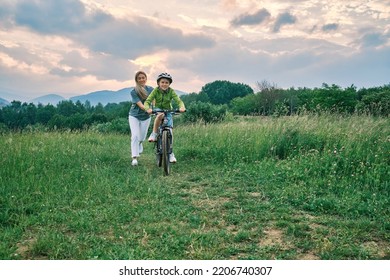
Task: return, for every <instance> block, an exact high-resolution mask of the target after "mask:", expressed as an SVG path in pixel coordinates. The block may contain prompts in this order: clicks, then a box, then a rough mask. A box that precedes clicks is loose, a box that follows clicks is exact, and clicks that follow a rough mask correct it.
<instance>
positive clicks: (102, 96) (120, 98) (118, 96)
mask: <svg viewBox="0 0 390 280" xmlns="http://www.w3.org/2000/svg"><path fill="white" fill-rule="evenodd" d="M131 90H132V88H124V89H121V90H118V91H112V90H100V91H95V92H91V93H88V94H85V95H78V96H74V97H71V98H69V100H71V101H73V102H77V101H78V100H79V101H80V102H81V103H83V104H84V103H85V102H86V101H87V100H88V101H89V102H90V103H91V105H92V106H96V105H97V104H99V103H101V104H102V105H107V104H108V103H121V102H124V101H130V91H131Z"/></svg>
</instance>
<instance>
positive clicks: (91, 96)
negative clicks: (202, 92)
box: [0, 87, 187, 106]
mask: <svg viewBox="0 0 390 280" xmlns="http://www.w3.org/2000/svg"><path fill="white" fill-rule="evenodd" d="M132 89H133V87H129V88H123V89H120V90H117V91H113V90H100V91H95V92H91V93H87V94H84V95H77V96H73V97H71V98H69V100H71V101H73V102H74V103H76V102H77V101H78V100H79V101H80V102H81V103H82V104H84V103H85V102H86V101H87V100H88V101H89V102H90V104H91V105H92V106H96V105H97V104H99V103H101V104H102V105H103V106H105V105H107V104H108V103H121V102H124V101H130V92H131V90H132ZM175 91H176V93H177V95H179V96H181V95H185V94H187V93H186V92H183V91H180V90H177V89H175ZM0 96H1V97H2V98H0V106H6V105H7V104H9V102H8V101H7V100H18V101H22V102H28V103H30V102H31V103H34V104H43V105H47V104H52V105H57V104H58V103H59V102H61V101H63V100H67V99H66V98H64V97H62V96H60V95H58V94H48V95H44V96H40V97H37V98H34V99H32V100H29V101H27V100H26V98H22V97H21V96H18V95H15V94H12V95H11V94H6V93H2V92H0ZM9 97H11V98H9ZM18 97H20V98H18ZM3 98H5V99H3ZM1 104H5V105H1Z"/></svg>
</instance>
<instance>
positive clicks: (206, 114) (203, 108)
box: [183, 102, 227, 124]
mask: <svg viewBox="0 0 390 280" xmlns="http://www.w3.org/2000/svg"><path fill="white" fill-rule="evenodd" d="M226 112H227V105H212V104H211V103H204V102H194V103H192V104H190V106H189V107H188V108H187V112H186V113H185V114H184V115H183V119H184V121H185V122H204V123H205V124H207V123H215V122H220V121H223V120H224V119H225V117H226Z"/></svg>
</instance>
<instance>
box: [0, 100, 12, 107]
mask: <svg viewBox="0 0 390 280" xmlns="http://www.w3.org/2000/svg"><path fill="white" fill-rule="evenodd" d="M9 104H10V103H9V102H8V101H7V100H5V99H3V98H0V108H2V107H4V106H7V105H9Z"/></svg>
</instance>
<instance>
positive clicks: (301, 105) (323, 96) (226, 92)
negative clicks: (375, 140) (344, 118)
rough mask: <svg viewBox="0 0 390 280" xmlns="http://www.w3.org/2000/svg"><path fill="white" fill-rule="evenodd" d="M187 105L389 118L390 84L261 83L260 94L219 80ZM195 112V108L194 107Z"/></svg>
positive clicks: (267, 113) (242, 111)
mask: <svg viewBox="0 0 390 280" xmlns="http://www.w3.org/2000/svg"><path fill="white" fill-rule="evenodd" d="M183 100H184V102H185V103H186V104H191V103H194V104H193V105H192V106H195V107H196V106H199V107H204V104H203V103H209V104H211V105H213V106H220V105H221V104H225V105H226V106H227V107H226V109H227V110H228V111H230V112H231V113H233V114H235V115H262V116H270V115H273V116H281V115H293V114H302V113H306V112H310V113H321V112H331V113H340V114H352V113H359V114H369V115H374V116H388V115H389V113H390V84H388V85H384V86H379V87H373V88H367V89H366V88H362V89H359V90H358V89H357V88H356V87H355V86H353V85H352V86H350V87H348V88H341V87H340V86H337V85H331V86H330V85H328V84H323V85H322V87H321V88H314V89H310V88H298V89H295V88H290V89H281V88H278V87H277V86H276V85H274V84H270V83H269V82H267V81H262V82H258V83H257V92H254V91H253V90H252V89H251V88H250V87H249V86H247V85H244V84H234V83H231V82H228V81H215V82H213V83H210V84H207V85H206V86H204V87H203V88H202V90H201V92H200V93H199V94H196V93H192V94H189V95H187V96H184V97H183ZM194 109H195V108H194Z"/></svg>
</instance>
